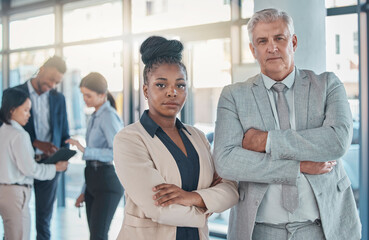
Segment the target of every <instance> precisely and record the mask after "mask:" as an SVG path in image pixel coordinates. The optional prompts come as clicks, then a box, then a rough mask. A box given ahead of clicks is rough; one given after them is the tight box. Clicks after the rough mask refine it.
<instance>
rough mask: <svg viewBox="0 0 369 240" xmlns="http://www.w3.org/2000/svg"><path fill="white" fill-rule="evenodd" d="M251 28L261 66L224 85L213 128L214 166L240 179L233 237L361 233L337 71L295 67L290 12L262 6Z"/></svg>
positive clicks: (348, 123) (265, 239)
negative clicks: (345, 161) (346, 163)
mask: <svg viewBox="0 0 369 240" xmlns="http://www.w3.org/2000/svg"><path fill="white" fill-rule="evenodd" d="M248 31H249V37H250V40H251V43H250V49H251V52H252V54H253V56H254V57H255V59H257V61H258V63H259V65H260V70H261V73H260V74H258V75H256V76H254V77H252V78H250V79H248V80H247V81H245V82H241V83H235V84H232V85H229V86H226V87H225V88H224V89H223V91H222V94H221V96H220V99H219V104H218V114H217V122H216V128H215V145H214V154H215V163H216V169H217V172H218V174H219V175H220V176H221V177H223V178H226V179H231V180H235V181H238V182H239V193H240V201H239V203H238V204H237V205H236V206H235V207H234V208H233V209H232V211H231V216H230V225H229V234H228V238H229V239H232V240H233V239H234V240H240V239H252V240H269V239H273V240H282V239H283V240H287V239H288V240H290V239H299V240H301V239H311V240H323V239H327V240H341V239H342V240H347V239H352V240H357V239H360V238H361V224H360V220H359V217H358V212H357V209H356V204H355V199H354V196H353V193H352V189H351V187H350V180H349V179H348V177H347V175H346V172H345V170H344V168H343V165H342V161H341V159H340V158H341V157H342V156H343V155H344V154H345V152H346V151H347V149H348V148H349V146H350V143H351V138H352V118H351V111H350V106H349V103H348V101H347V97H346V92H345V89H344V86H343V84H342V83H341V82H340V80H339V79H338V78H337V77H336V75H334V74H333V73H329V72H324V73H322V74H320V75H317V74H315V73H314V72H312V71H309V70H301V69H298V68H297V67H295V64H294V53H295V51H296V48H297V37H296V35H295V34H294V27H293V20H292V18H291V17H290V16H289V15H288V14H287V13H285V12H283V11H280V10H277V9H265V10H261V11H259V12H257V13H255V14H254V15H253V16H252V18H251V19H250V21H249V23H248Z"/></svg>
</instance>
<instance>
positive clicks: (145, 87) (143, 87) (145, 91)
mask: <svg viewBox="0 0 369 240" xmlns="http://www.w3.org/2000/svg"><path fill="white" fill-rule="evenodd" d="M142 90H143V94H144V96H145V98H146V99H147V96H148V94H147V85H146V84H144V85H143V86H142Z"/></svg>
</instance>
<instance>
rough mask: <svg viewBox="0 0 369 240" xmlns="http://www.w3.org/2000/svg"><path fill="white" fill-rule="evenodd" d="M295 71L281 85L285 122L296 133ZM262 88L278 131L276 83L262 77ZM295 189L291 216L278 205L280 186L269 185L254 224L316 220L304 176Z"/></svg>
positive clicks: (308, 187)
mask: <svg viewBox="0 0 369 240" xmlns="http://www.w3.org/2000/svg"><path fill="white" fill-rule="evenodd" d="M295 72H296V71H295V69H294V70H293V71H292V72H291V73H290V74H289V75H288V76H287V77H286V78H285V79H283V81H281V83H283V84H285V85H286V87H287V89H286V90H285V96H286V100H287V104H288V110H289V119H290V126H291V129H293V130H296V121H295V119H296V117H295V101H294V95H295V92H294V82H295ZM262 77H263V82H264V85H265V88H266V89H267V93H268V97H269V101H270V105H271V107H272V112H273V115H274V119H275V129H280V127H279V118H278V112H277V106H276V102H277V95H278V93H277V92H275V91H273V90H272V86H273V85H274V84H275V83H276V81H274V80H273V79H271V78H269V77H267V76H266V75H264V74H262ZM266 152H267V153H270V140H269V138H268V139H267V146H266ZM297 188H298V194H299V207H298V208H297V210H296V211H295V212H294V213H290V212H288V211H287V210H286V209H285V208H283V206H282V185H281V184H269V188H268V190H267V192H266V193H265V195H264V198H263V200H262V202H261V204H260V207H259V209H258V213H257V216H256V222H264V223H270V224H282V223H291V222H305V221H309V220H310V221H314V220H315V219H318V218H320V215H319V210H318V205H317V202H316V199H315V195H314V193H313V190H312V188H311V186H310V184H309V182H308V180H307V179H306V177H305V175H304V174H300V176H299V178H298V180H297Z"/></svg>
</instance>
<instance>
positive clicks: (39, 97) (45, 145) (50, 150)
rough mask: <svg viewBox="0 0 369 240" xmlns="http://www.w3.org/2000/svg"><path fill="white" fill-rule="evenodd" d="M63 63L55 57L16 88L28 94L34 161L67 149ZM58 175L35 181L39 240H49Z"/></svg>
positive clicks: (64, 70)
mask: <svg viewBox="0 0 369 240" xmlns="http://www.w3.org/2000/svg"><path fill="white" fill-rule="evenodd" d="M66 69H67V68H66V64H65V62H64V60H63V59H62V58H60V57H58V56H53V57H51V58H49V59H48V60H46V62H45V63H44V64H43V65H42V66H41V67H40V68H39V70H38V71H37V73H36V75H35V77H33V78H31V79H30V80H28V81H27V82H25V83H24V84H22V85H19V86H17V88H19V89H22V90H23V91H25V92H26V93H28V94H29V98H30V99H31V102H32V109H31V117H30V119H29V121H28V123H27V124H26V125H25V126H24V129H25V130H26V131H27V132H28V133H29V135H30V137H31V142H32V146H33V147H34V149H35V160H36V161H37V162H38V163H42V162H43V161H44V160H45V159H46V158H48V157H49V156H50V155H52V154H54V153H55V152H56V151H57V150H58V149H59V148H60V147H68V144H66V143H65V140H67V139H69V127H68V118H67V110H66V105H65V98H64V95H63V94H62V93H60V92H58V91H57V90H56V89H55V88H56V86H57V85H58V84H60V83H61V81H62V78H63V75H64V73H65V72H66ZM59 175H60V174H59V173H57V174H56V175H55V177H54V178H53V179H51V180H36V179H35V181H34V189H35V200H36V201H35V203H36V230H37V240H49V239H50V237H51V234H50V221H51V217H52V213H53V206H54V202H55V198H56V189H57V186H58V180H59Z"/></svg>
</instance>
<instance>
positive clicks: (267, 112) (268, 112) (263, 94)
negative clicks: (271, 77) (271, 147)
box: [252, 74, 275, 131]
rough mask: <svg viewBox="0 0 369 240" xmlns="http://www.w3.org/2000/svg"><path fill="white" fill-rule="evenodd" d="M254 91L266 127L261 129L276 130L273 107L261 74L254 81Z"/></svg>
mask: <svg viewBox="0 0 369 240" xmlns="http://www.w3.org/2000/svg"><path fill="white" fill-rule="evenodd" d="M252 92H253V94H254V98H255V101H256V104H257V106H258V109H259V112H260V115H261V118H262V119H263V122H264V126H265V129H261V130H265V131H269V130H274V129H275V120H274V116H273V112H272V107H271V105H270V101H269V97H268V93H267V91H266V88H265V85H264V82H263V79H262V77H261V75H260V74H259V76H258V77H257V78H256V79H255V81H254V86H253V87H252Z"/></svg>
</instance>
